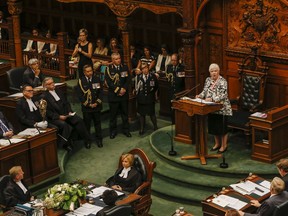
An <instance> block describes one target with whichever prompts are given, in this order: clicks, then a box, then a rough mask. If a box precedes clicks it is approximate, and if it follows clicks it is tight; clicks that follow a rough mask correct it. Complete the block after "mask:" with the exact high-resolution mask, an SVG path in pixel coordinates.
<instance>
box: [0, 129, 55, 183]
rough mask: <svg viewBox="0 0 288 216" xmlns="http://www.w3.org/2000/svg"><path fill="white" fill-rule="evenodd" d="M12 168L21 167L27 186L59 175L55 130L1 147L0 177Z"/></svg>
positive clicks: (48, 130)
mask: <svg viewBox="0 0 288 216" xmlns="http://www.w3.org/2000/svg"><path fill="white" fill-rule="evenodd" d="M13 166H21V167H22V169H23V171H24V173H25V174H24V181H25V183H27V184H28V185H32V184H36V183H39V182H41V181H43V180H45V179H48V178H50V177H53V176H56V175H58V174H59V173H60V168H59V165H58V154H57V136H56V129H54V128H53V129H51V128H48V129H47V130H46V132H45V133H41V134H38V135H36V136H33V137H30V138H27V139H25V140H24V141H22V142H19V143H15V144H11V145H9V146H5V147H1V149H0V171H1V176H3V175H6V174H8V173H9V169H10V168H11V167H13Z"/></svg>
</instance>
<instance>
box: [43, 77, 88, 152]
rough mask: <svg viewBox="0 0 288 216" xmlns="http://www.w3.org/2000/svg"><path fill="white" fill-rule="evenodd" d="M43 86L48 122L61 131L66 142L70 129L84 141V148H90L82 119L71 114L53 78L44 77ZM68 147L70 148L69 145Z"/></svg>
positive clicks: (69, 106) (66, 101)
mask: <svg viewBox="0 0 288 216" xmlns="http://www.w3.org/2000/svg"><path fill="white" fill-rule="evenodd" d="M43 86H44V87H45V88H46V89H47V90H46V92H45V93H44V99H45V100H46V101H47V113H46V114H47V119H48V122H49V123H51V124H53V125H56V126H57V127H58V128H59V130H60V131H62V137H64V138H65V139H66V140H67V141H68V140H70V139H71V137H70V136H71V134H72V129H75V130H76V131H77V133H78V134H79V135H80V136H81V138H82V139H83V140H84V141H85V147H86V148H87V149H89V148H91V138H90V133H89V132H88V130H87V128H86V126H85V123H84V121H83V119H82V118H81V117H80V116H78V115H77V114H75V113H73V111H72V109H71V105H70V103H69V102H68V100H67V98H66V97H65V96H64V94H63V93H62V92H61V90H59V89H55V83H54V81H53V78H52V77H46V78H45V79H44V81H43ZM69 147H70V148H71V145H70V146H69ZM64 148H65V147H64ZM66 150H67V149H66Z"/></svg>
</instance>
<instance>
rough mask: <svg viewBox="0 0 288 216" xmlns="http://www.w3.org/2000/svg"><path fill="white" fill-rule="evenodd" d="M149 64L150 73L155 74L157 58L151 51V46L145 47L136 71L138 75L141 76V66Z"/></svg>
mask: <svg viewBox="0 0 288 216" xmlns="http://www.w3.org/2000/svg"><path fill="white" fill-rule="evenodd" d="M144 63H147V64H148V66H149V71H151V72H153V73H154V72H155V65H156V58H155V56H154V55H153V54H152V52H151V49H150V47H149V46H144V48H143V55H142V56H141V57H140V59H139V61H138V65H137V68H136V70H135V73H136V74H141V65H142V64H144Z"/></svg>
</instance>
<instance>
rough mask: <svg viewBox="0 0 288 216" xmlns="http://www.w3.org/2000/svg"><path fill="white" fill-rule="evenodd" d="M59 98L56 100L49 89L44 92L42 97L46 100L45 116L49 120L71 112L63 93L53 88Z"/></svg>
mask: <svg viewBox="0 0 288 216" xmlns="http://www.w3.org/2000/svg"><path fill="white" fill-rule="evenodd" d="M55 92H56V93H57V95H58V96H59V98H60V100H59V101H56V100H55V99H54V97H53V96H52V95H51V94H50V92H49V91H46V92H45V93H44V99H45V100H46V101H47V111H46V116H47V118H48V119H50V120H58V119H59V116H60V115H68V113H69V112H73V111H72V109H71V105H70V103H69V102H68V100H67V98H66V97H65V95H64V94H63V93H62V92H61V90H59V89H55Z"/></svg>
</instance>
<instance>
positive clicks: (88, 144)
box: [85, 141, 91, 149]
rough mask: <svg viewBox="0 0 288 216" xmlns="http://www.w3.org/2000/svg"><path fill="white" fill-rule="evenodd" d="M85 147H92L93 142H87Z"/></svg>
mask: <svg viewBox="0 0 288 216" xmlns="http://www.w3.org/2000/svg"><path fill="white" fill-rule="evenodd" d="M85 148H87V149H90V148H91V142H90V141H86V142H85Z"/></svg>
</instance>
